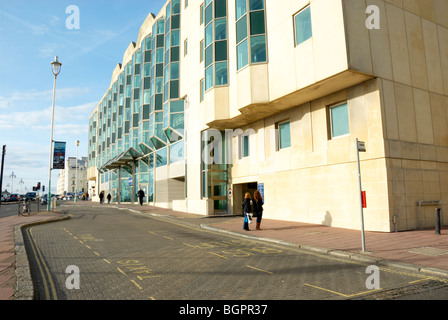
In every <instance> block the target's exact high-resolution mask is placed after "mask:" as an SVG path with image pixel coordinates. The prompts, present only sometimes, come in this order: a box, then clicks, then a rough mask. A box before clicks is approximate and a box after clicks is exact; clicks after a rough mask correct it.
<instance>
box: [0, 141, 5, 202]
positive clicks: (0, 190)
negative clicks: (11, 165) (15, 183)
mask: <svg viewBox="0 0 448 320" xmlns="http://www.w3.org/2000/svg"><path fill="white" fill-rule="evenodd" d="M5 154H6V145H3V151H2V167H1V172H0V205H1V204H2V201H1V197H2V194H3V193H2V192H3V191H2V190H3V189H2V184H3V166H4V164H5Z"/></svg>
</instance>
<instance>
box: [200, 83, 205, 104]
mask: <svg viewBox="0 0 448 320" xmlns="http://www.w3.org/2000/svg"><path fill="white" fill-rule="evenodd" d="M199 86H200V89H199V90H200V92H199V97H200V98H199V99H200V100H199V101H200V102H202V101H204V79H201V81H200V84H199Z"/></svg>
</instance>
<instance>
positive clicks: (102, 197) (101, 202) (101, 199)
mask: <svg viewBox="0 0 448 320" xmlns="http://www.w3.org/2000/svg"><path fill="white" fill-rule="evenodd" d="M99 197H100V204H103V200H104V192H103V191H101V192H100V195H99Z"/></svg>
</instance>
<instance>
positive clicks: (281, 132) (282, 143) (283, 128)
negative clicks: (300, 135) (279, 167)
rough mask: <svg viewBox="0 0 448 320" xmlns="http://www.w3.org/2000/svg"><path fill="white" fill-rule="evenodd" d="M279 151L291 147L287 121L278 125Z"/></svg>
mask: <svg viewBox="0 0 448 320" xmlns="http://www.w3.org/2000/svg"><path fill="white" fill-rule="evenodd" d="M278 138H279V141H278V142H279V144H278V146H279V149H284V148H289V147H290V146H291V133H290V124H289V121H287V122H283V123H279V125H278Z"/></svg>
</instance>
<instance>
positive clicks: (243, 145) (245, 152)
mask: <svg viewBox="0 0 448 320" xmlns="http://www.w3.org/2000/svg"><path fill="white" fill-rule="evenodd" d="M249 153H250V152H249V135H248V134H244V135H242V136H240V158H245V157H248V156H249Z"/></svg>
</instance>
